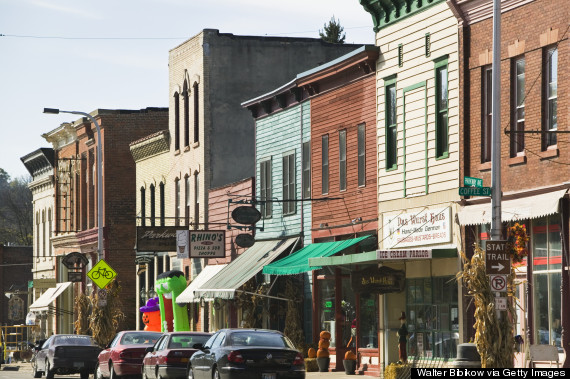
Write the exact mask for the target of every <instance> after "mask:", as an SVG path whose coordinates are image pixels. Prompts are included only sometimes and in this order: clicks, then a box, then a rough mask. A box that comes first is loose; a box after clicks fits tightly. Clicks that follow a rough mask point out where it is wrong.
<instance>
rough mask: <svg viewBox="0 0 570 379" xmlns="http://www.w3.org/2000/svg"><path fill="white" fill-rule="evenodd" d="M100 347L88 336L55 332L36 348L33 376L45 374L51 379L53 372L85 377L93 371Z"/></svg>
mask: <svg viewBox="0 0 570 379" xmlns="http://www.w3.org/2000/svg"><path fill="white" fill-rule="evenodd" d="M100 351H101V348H100V347H99V346H97V345H96V344H95V342H94V341H93V340H92V339H91V337H90V336H82V335H77V334H56V335H54V336H51V337H50V338H48V339H47V340H46V341H45V342H44V343H43V345H41V347H37V348H36V355H35V356H34V362H33V367H34V378H41V377H42V375H43V374H45V376H46V378H47V379H52V378H53V377H54V375H55V374H59V375H70V374H76V373H79V374H80V375H81V379H87V378H88V377H89V374H90V373H92V372H94V370H95V365H96V363H97V356H98V355H99V352H100Z"/></svg>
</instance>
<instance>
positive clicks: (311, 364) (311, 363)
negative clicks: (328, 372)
mask: <svg viewBox="0 0 570 379" xmlns="http://www.w3.org/2000/svg"><path fill="white" fill-rule="evenodd" d="M305 371H307V372H313V371H319V366H318V364H317V351H316V350H315V349H314V348H312V347H311V348H310V349H309V350H308V351H307V358H305Z"/></svg>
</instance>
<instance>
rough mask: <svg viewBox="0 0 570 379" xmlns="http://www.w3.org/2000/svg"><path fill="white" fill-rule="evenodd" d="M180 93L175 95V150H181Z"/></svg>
mask: <svg viewBox="0 0 570 379" xmlns="http://www.w3.org/2000/svg"><path fill="white" fill-rule="evenodd" d="M178 100H179V96H178V92H176V93H175V94H174V150H180V102H179V101H178Z"/></svg>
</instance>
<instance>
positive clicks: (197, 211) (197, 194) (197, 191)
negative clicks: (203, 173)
mask: <svg viewBox="0 0 570 379" xmlns="http://www.w3.org/2000/svg"><path fill="white" fill-rule="evenodd" d="M199 225H200V177H199V176H198V172H197V171H196V172H195V173H194V229H198V226H199Z"/></svg>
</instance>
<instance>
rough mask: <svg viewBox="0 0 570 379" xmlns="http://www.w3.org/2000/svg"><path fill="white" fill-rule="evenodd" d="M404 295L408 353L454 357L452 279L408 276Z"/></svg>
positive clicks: (456, 325)
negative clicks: (412, 277) (405, 297)
mask: <svg viewBox="0 0 570 379" xmlns="http://www.w3.org/2000/svg"><path fill="white" fill-rule="evenodd" d="M406 296H407V314H408V315H409V316H408V317H409V318H408V331H409V332H410V336H409V338H410V339H409V344H408V353H409V355H411V356H423V357H443V358H454V357H455V356H456V354H457V344H458V341H459V332H458V331H459V309H458V306H457V281H456V280H455V278H454V277H452V276H449V277H447V276H446V277H435V278H419V279H407V280H406Z"/></svg>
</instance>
